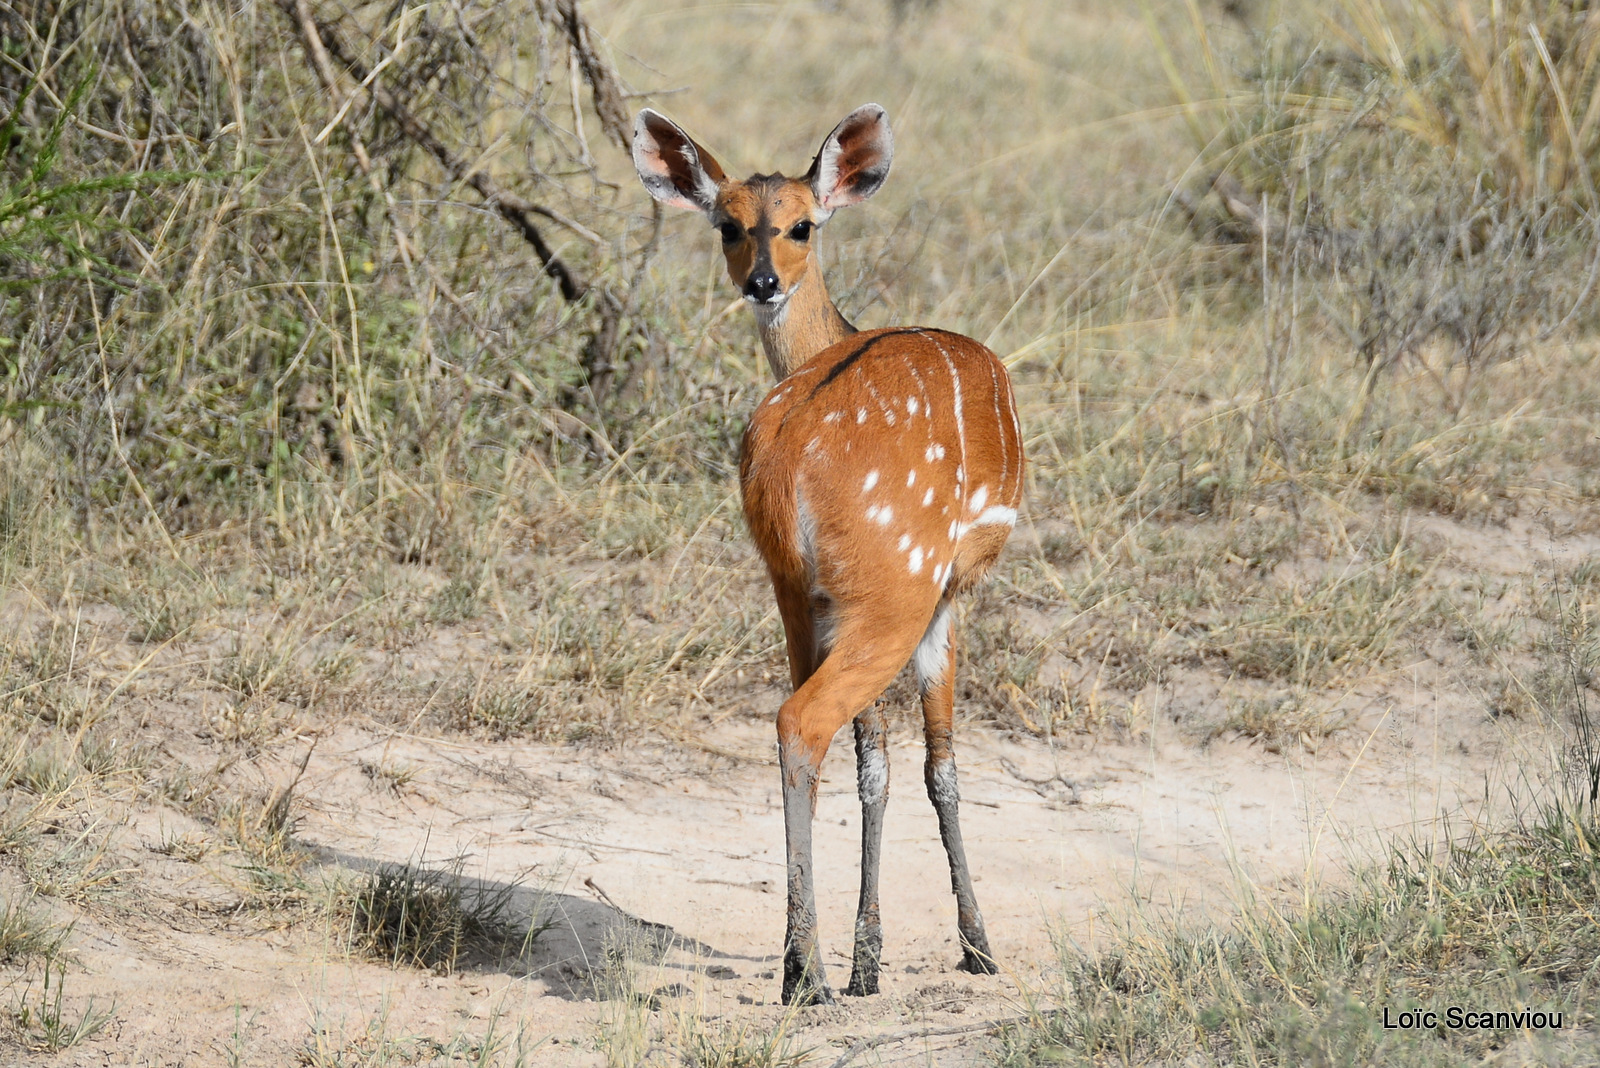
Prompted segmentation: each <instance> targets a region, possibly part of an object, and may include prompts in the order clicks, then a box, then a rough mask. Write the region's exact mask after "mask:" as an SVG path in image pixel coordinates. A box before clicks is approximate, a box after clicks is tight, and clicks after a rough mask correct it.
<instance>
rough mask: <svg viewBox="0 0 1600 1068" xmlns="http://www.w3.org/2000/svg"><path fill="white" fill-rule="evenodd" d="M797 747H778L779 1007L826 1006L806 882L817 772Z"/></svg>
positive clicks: (828, 994) (819, 950) (825, 984)
mask: <svg viewBox="0 0 1600 1068" xmlns="http://www.w3.org/2000/svg"><path fill="white" fill-rule="evenodd" d="M802 750H803V747H802V746H798V745H793V744H788V743H786V742H780V743H779V754H778V762H779V764H780V765H781V769H782V774H783V829H784V838H785V839H786V841H787V843H788V853H789V856H788V866H789V922H788V928H789V930H788V934H787V935H786V936H785V938H784V941H783V1003H784V1004H785V1005H813V1004H830V1003H832V1001H833V991H831V990H829V989H828V981H827V977H826V976H825V975H824V974H823V970H822V948H821V946H820V945H819V943H818V941H817V905H816V895H815V892H814V890H813V886H812V880H811V820H812V816H813V814H814V812H815V809H816V803H817V767H816V764H815V763H814V762H813V760H812V759H811V756H810V754H808V753H805V752H803V751H802Z"/></svg>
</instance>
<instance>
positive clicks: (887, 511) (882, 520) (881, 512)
mask: <svg viewBox="0 0 1600 1068" xmlns="http://www.w3.org/2000/svg"><path fill="white" fill-rule="evenodd" d="M869 518H875V520H876V522H877V524H878V525H879V526H880V527H886V526H888V525H889V520H891V519H893V518H894V509H893V508H890V507H889V506H888V505H887V504H886V505H884V506H883V507H881V508H879V509H878V514H877V516H876V517H869Z"/></svg>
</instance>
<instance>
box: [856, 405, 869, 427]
mask: <svg viewBox="0 0 1600 1068" xmlns="http://www.w3.org/2000/svg"><path fill="white" fill-rule="evenodd" d="M866 421H867V410H866V409H865V408H857V409H856V423H857V425H859V424H861V423H865V422H866Z"/></svg>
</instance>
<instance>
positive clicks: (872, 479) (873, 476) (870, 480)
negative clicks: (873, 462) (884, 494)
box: [861, 471, 878, 493]
mask: <svg viewBox="0 0 1600 1068" xmlns="http://www.w3.org/2000/svg"><path fill="white" fill-rule="evenodd" d="M877 484H878V472H876V471H868V472H867V480H866V481H865V482H863V483H862V484H861V492H862V493H865V492H867V491H868V490H869V489H871V488H872V487H873V486H876V485H877Z"/></svg>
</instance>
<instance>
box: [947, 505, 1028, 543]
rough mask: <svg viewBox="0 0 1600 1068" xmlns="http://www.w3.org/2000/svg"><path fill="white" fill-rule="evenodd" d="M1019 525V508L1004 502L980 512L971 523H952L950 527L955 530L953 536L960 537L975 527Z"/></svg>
mask: <svg viewBox="0 0 1600 1068" xmlns="http://www.w3.org/2000/svg"><path fill="white" fill-rule="evenodd" d="M1016 525H1017V510H1016V509H1015V508H1008V507H1006V506H1005V505H1003V504H993V505H990V506H989V507H988V508H985V509H984V510H983V511H982V512H980V513H979V514H978V518H976V519H974V520H973V521H972V522H970V523H951V524H950V529H951V530H952V531H954V533H953V534H952V535H951V538H952V539H954V538H959V537H961V536H962V535H963V534H965V533H966V532H967V531H969V530H971V529H972V528H973V527H987V526H1005V527H1014V526H1016Z"/></svg>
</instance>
